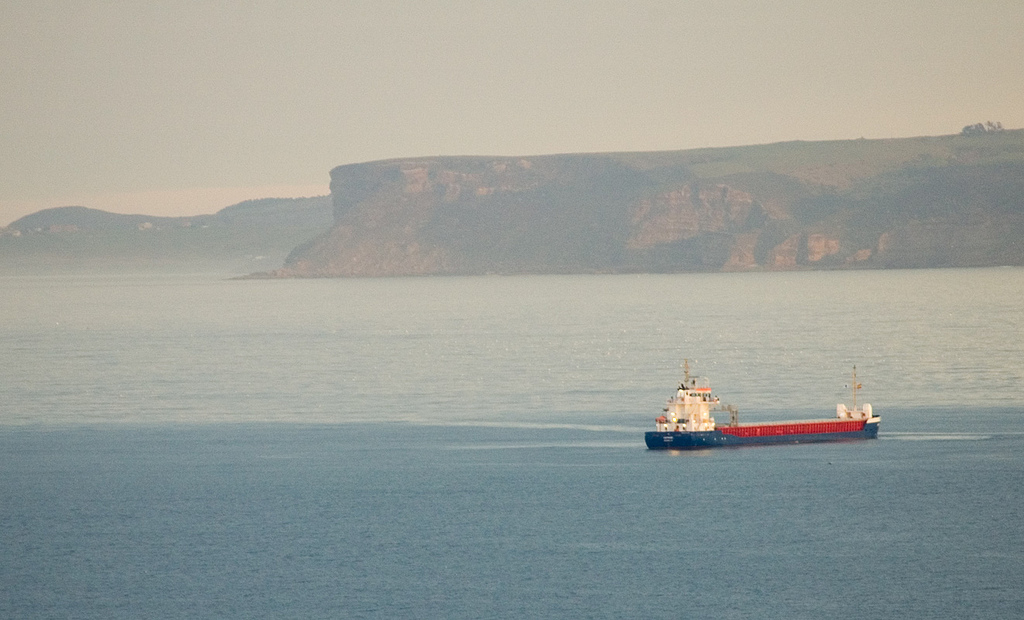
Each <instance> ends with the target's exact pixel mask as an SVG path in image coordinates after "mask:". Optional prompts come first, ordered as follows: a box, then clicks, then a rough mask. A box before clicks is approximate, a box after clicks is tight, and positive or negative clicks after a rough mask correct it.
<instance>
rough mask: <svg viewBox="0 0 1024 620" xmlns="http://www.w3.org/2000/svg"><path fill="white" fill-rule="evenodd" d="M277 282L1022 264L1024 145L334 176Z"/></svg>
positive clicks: (490, 163) (941, 140)
mask: <svg viewBox="0 0 1024 620" xmlns="http://www.w3.org/2000/svg"><path fill="white" fill-rule="evenodd" d="M331 179H332V181H331V195H332V200H333V205H334V219H335V223H334V226H333V228H331V229H330V231H328V232H326V233H325V234H323V235H321V236H320V237H317V238H316V239H314V240H313V241H311V242H310V243H307V244H305V245H303V246H301V247H299V248H296V250H295V251H293V252H292V253H291V255H290V256H289V257H288V259H287V260H286V262H285V265H284V267H283V268H282V269H280V270H277V271H275V272H272V273H271V274H269V275H274V276H280V277H318V276H319V277H334V276H390V275H426V274H475V273H593V272H638V271H645V272H674V271H721V270H726V271H729V270H758V269H765V270H771V269H816V268H825V269H841V268H858V267H875V268H878V267H930V266H978V265H998V264H1014V265H1020V264H1024V244H1022V242H1021V239H1022V238H1024V132H1021V131H1013V132H1002V133H1000V134H999V135H982V136H945V137H938V138H917V139H907V140H874V141H866V140H856V141H846V142H828V143H785V144H777V145H765V146H758V147H740V148H731V149H704V150H699V151H680V152H671V153H632V154H605V155H560V156H543V157H527V158H523V157H494V158H482V157H452V158H426V159H404V160H392V161H384V162H373V163H366V164H355V165H349V166H341V167H339V168H335V169H334V170H332V171H331Z"/></svg>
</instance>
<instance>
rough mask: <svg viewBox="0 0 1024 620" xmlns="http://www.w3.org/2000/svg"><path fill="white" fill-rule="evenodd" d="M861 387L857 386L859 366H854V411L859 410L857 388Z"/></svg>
mask: <svg viewBox="0 0 1024 620" xmlns="http://www.w3.org/2000/svg"><path fill="white" fill-rule="evenodd" d="M859 387H860V386H859V385H857V366H856V365H854V367H853V410H854V411H856V410H857V388H859Z"/></svg>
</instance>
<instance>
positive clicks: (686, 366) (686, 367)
mask: <svg viewBox="0 0 1024 620" xmlns="http://www.w3.org/2000/svg"><path fill="white" fill-rule="evenodd" d="M683 385H690V360H688V359H684V360H683Z"/></svg>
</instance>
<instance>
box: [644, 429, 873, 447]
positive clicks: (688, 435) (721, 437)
mask: <svg viewBox="0 0 1024 620" xmlns="http://www.w3.org/2000/svg"><path fill="white" fill-rule="evenodd" d="M878 424H879V423H878V422H868V423H867V424H865V425H864V428H863V429H862V430H859V431H847V432H838V433H796V434H790V435H764V436H749V437H743V436H738V435H729V434H726V433H723V432H722V431H721V430H714V431H696V432H671V431H668V432H660V431H648V432H647V433H645V434H644V441H645V442H647V447H648V448H650V449H651V450H697V449H701V448H717V447H728V446H750V445H764V444H780V443H781V444H786V443H820V442H824V441H850V440H855V439H874V438H876V437H878Z"/></svg>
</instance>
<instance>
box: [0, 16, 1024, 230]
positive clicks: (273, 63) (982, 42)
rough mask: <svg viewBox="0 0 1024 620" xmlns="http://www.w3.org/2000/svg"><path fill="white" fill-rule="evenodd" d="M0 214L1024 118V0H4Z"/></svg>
mask: <svg viewBox="0 0 1024 620" xmlns="http://www.w3.org/2000/svg"><path fill="white" fill-rule="evenodd" d="M0 58H2V61H0V225H4V224H7V223H9V222H10V221H12V220H14V219H16V218H18V217H20V216H22V215H25V214H27V213H30V212H33V211H36V210H39V209H43V208H47V207H53V206H63V205H70V204H80V205H84V206H89V207H95V208H100V209H106V210H110V211H118V212H134V213H146V214H151V215H173V214H181V215H186V214H196V213H210V212H213V211H216V210H217V209H220V208H221V207H224V206H227V205H229V204H232V203H234V202H238V201H240V200H242V199H245V198H251V197H265V196H301V195H317V194H326V193H327V192H328V189H327V184H328V181H329V178H328V172H329V170H330V169H331V168H332V167H334V166H337V165H341V164H348V163H355V162H362V161H371V160H376V159H386V158H393V157H413V156H423V155H536V154H544V153H566V152H601V151H647V150H669V149H687V148H695V147H704V146H731V145H741V144H755V143H766V142H778V141H785V140H827V139H852V138H859V137H867V138H887V137H904V136H918V135H940V134H950V133H957V132H958V131H959V130H960V128H961V127H963V126H964V125H966V124H968V123H975V122H979V121H986V120H992V121H1001V122H1002V123H1003V124H1004V125H1005V126H1006V127H1007V128H1018V127H1024V1H1022V0H930V1H923V0H900V1H899V2H892V0H882V1H876V0H834V1H829V0H773V1H772V2H756V1H754V0H750V1H745V2H739V1H730V0H709V1H703V0H701V1H689V0H676V1H668V2H654V1H646V0H627V1H622V2H611V1H604V0H590V1H579V2H570V1H565V0H543V1H537V2H534V1H532V0H531V1H526V0H520V1H501V0H476V1H462V0H415V1H413V0H410V1H408V2H394V1H387V0H371V1H366V2H362V1H347V0H337V1H331V2H326V1H325V2H306V1H303V0H288V1H287V2H259V3H256V2H233V1H223V2H195V1H194V0H185V1H181V2H171V1H160V0H152V1H148V2H144V1H137V2H99V1H97V2H79V1H67V2H48V1H44V0H0Z"/></svg>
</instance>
